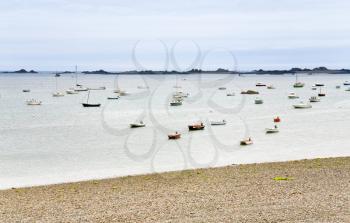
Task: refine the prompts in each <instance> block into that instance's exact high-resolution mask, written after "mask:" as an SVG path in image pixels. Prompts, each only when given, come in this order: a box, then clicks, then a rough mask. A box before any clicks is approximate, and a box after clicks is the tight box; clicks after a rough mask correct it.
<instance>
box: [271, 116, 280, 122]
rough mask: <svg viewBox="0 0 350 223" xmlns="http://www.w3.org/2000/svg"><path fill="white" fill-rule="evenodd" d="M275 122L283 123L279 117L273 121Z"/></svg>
mask: <svg viewBox="0 0 350 223" xmlns="http://www.w3.org/2000/svg"><path fill="white" fill-rule="evenodd" d="M273 122H275V123H278V122H281V118H280V117H279V116H277V117H276V118H274V119H273Z"/></svg>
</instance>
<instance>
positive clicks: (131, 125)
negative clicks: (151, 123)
mask: <svg viewBox="0 0 350 223" xmlns="http://www.w3.org/2000/svg"><path fill="white" fill-rule="evenodd" d="M145 126H146V124H145V123H143V121H140V122H138V123H131V124H130V128H141V127H145Z"/></svg>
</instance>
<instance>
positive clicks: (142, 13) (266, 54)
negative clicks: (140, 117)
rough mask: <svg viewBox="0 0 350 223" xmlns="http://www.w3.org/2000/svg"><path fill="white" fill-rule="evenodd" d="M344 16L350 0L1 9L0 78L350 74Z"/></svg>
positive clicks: (93, 3)
mask: <svg viewBox="0 0 350 223" xmlns="http://www.w3.org/2000/svg"><path fill="white" fill-rule="evenodd" d="M349 10H350V1H348V0H278V1H277V0H216V1H213V0H176V1H168V0H152V1H146V0H132V1H130V0H129V1H127V0H7V1H0V70H9V69H19V68H22V67H23V68H26V69H36V70H72V69H73V68H74V66H75V64H77V65H78V66H79V68H80V69H81V70H94V69H100V68H101V69H106V70H133V69H168V70H171V69H174V68H176V69H180V70H185V69H188V68H192V67H193V65H195V67H197V68H202V69H215V68H216V67H224V68H229V69H234V68H237V69H239V70H248V69H259V68H263V69H282V68H290V67H296V66H297V67H316V66H321V65H324V66H328V67H331V68H340V67H346V68H350V14H349ZM137 43H138V44H137ZM133 49H135V50H134V52H135V54H134V55H135V56H134V58H136V60H137V61H138V62H139V64H137V63H135V62H134V61H133ZM166 55H170V56H169V58H170V63H169V64H168V65H167V63H166V58H167V56H166ZM171 55H172V56H171ZM232 55H234V57H235V60H233V59H232V57H233V56H232ZM174 58H175V59H174ZM198 58H201V60H199V59H198ZM174 61H175V62H176V64H177V66H175V67H174ZM140 64H141V65H140Z"/></svg>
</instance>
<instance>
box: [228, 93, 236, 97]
mask: <svg viewBox="0 0 350 223" xmlns="http://www.w3.org/2000/svg"><path fill="white" fill-rule="evenodd" d="M235 95H236V94H235V93H234V92H232V93H227V94H226V96H235Z"/></svg>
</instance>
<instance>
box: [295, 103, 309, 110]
mask: <svg viewBox="0 0 350 223" xmlns="http://www.w3.org/2000/svg"><path fill="white" fill-rule="evenodd" d="M293 107H294V108H295V109H304V108H312V105H311V104H309V103H304V102H300V103H299V104H296V105H293Z"/></svg>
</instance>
